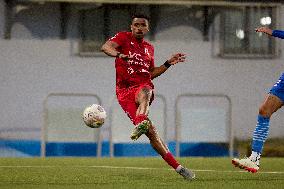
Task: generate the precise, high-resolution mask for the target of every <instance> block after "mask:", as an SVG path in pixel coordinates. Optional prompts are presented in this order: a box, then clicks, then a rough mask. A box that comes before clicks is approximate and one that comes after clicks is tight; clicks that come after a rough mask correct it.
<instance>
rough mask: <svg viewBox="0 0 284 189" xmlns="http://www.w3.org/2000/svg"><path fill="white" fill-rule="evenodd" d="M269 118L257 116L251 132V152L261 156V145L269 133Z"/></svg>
mask: <svg viewBox="0 0 284 189" xmlns="http://www.w3.org/2000/svg"><path fill="white" fill-rule="evenodd" d="M269 120H270V119H269V118H266V117H263V116H261V115H258V117H257V124H256V127H255V130H254V132H253V139H252V151H254V152H257V153H259V154H261V152H262V149H263V144H264V142H265V140H266V139H267V136H268V132H269Z"/></svg>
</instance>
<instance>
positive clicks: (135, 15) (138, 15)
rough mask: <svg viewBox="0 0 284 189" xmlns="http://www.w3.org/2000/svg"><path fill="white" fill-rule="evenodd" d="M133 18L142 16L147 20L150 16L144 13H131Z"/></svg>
mask: <svg viewBox="0 0 284 189" xmlns="http://www.w3.org/2000/svg"><path fill="white" fill-rule="evenodd" d="M134 18H144V19H146V20H148V22H149V21H150V17H149V16H147V15H145V14H134V15H132V20H133V19H134Z"/></svg>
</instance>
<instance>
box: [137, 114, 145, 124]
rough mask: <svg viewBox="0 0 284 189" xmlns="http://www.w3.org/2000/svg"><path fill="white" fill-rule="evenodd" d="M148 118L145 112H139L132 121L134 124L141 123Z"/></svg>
mask: <svg viewBox="0 0 284 189" xmlns="http://www.w3.org/2000/svg"><path fill="white" fill-rule="evenodd" d="M146 119H148V117H147V115H145V114H139V115H138V116H136V118H135V120H134V123H135V125H137V124H138V123H141V122H142V121H144V120H146Z"/></svg>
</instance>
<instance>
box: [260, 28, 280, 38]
mask: <svg viewBox="0 0 284 189" xmlns="http://www.w3.org/2000/svg"><path fill="white" fill-rule="evenodd" d="M255 31H256V32H261V33H265V34H267V35H270V36H273V37H278V38H281V39H284V31H282V30H272V29H270V28H267V27H260V28H256V29H255Z"/></svg>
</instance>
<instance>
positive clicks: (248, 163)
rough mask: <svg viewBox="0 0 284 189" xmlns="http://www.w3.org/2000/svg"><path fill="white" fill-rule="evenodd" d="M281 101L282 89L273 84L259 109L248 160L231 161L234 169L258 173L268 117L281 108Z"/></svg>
mask: <svg viewBox="0 0 284 189" xmlns="http://www.w3.org/2000/svg"><path fill="white" fill-rule="evenodd" d="M280 81H281V80H280ZM278 84H282V85H281V86H283V83H281V82H280V83H279V82H278ZM283 99H284V89H283V87H279V86H278V85H277V84H275V85H274V87H273V88H272V89H271V90H270V93H269V94H268V95H267V96H266V98H265V100H264V102H263V103H262V105H261V106H260V108H259V114H258V117H257V124H256V127H255V130H254V133H253V140H252V153H251V155H250V157H248V158H243V159H238V158H234V159H232V163H233V164H234V165H235V166H236V167H239V168H241V169H245V170H247V171H249V172H252V173H256V172H257V171H258V169H259V165H260V156H261V153H262V150H263V146H264V142H265V140H266V139H267V137H268V133H269V127H270V117H271V115H272V114H273V113H274V112H276V111H277V110H278V109H280V108H281V107H282V106H283Z"/></svg>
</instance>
